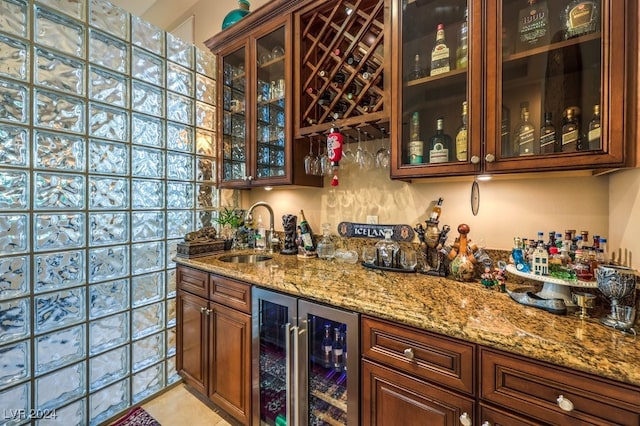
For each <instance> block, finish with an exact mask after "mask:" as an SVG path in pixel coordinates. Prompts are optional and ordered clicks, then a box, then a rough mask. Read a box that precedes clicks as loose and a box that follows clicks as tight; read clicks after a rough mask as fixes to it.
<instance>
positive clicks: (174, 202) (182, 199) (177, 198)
mask: <svg viewBox="0 0 640 426" xmlns="http://www.w3.org/2000/svg"><path fill="white" fill-rule="evenodd" d="M167 207H168V208H171V209H190V208H193V184H191V183H183V182H173V181H172V182H167Z"/></svg>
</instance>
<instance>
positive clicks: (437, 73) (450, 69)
mask: <svg viewBox="0 0 640 426" xmlns="http://www.w3.org/2000/svg"><path fill="white" fill-rule="evenodd" d="M480 4H481V2H467V1H466V0H451V1H448V2H446V5H445V4H444V3H443V2H442V1H439V0H423V1H419V0H415V1H411V0H409V1H406V0H402V1H401V0H396V1H394V2H393V11H392V16H393V22H394V24H396V25H394V27H393V45H394V47H395V48H396V50H395V51H394V52H393V55H394V59H393V64H394V65H395V66H396V72H395V73H394V77H395V78H394V81H393V88H392V93H393V94H394V96H393V100H392V102H393V103H394V107H393V109H392V111H393V113H392V122H393V125H392V126H391V130H392V140H393V141H395V144H396V145H395V149H392V152H391V164H392V169H391V175H392V177H396V178H411V177H422V176H434V175H455V174H473V173H475V172H477V171H479V170H480V147H481V141H480V136H481V124H480V122H481V116H480V113H481V111H482V97H481V90H482V84H481V82H482V74H481V73H482V56H481V51H482V41H481V33H480V23H481V19H482V14H481V6H480ZM395 55H397V57H395Z"/></svg>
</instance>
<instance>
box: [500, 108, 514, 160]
mask: <svg viewBox="0 0 640 426" xmlns="http://www.w3.org/2000/svg"><path fill="white" fill-rule="evenodd" d="M500 144H501V146H502V151H503V152H505V154H506V155H513V156H515V155H517V153H515V152H511V149H510V146H511V111H510V110H509V108H507V107H506V106H504V105H502V116H501V122H500Z"/></svg>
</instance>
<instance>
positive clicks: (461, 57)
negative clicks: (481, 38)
mask: <svg viewBox="0 0 640 426" xmlns="http://www.w3.org/2000/svg"><path fill="white" fill-rule="evenodd" d="M468 63H469V25H468V9H467V8H465V9H464V20H463V21H462V25H460V30H459V31H458V47H457V48H456V69H463V68H467V65H468Z"/></svg>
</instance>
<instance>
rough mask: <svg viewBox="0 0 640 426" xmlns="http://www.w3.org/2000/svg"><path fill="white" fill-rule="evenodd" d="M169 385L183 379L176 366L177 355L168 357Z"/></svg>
mask: <svg viewBox="0 0 640 426" xmlns="http://www.w3.org/2000/svg"><path fill="white" fill-rule="evenodd" d="M166 364H167V385H170V384H173V383H175V382H177V381H179V380H181V379H182V377H180V375H179V374H178V369H177V368H176V357H175V356H174V357H171V358H167V362H166Z"/></svg>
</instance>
